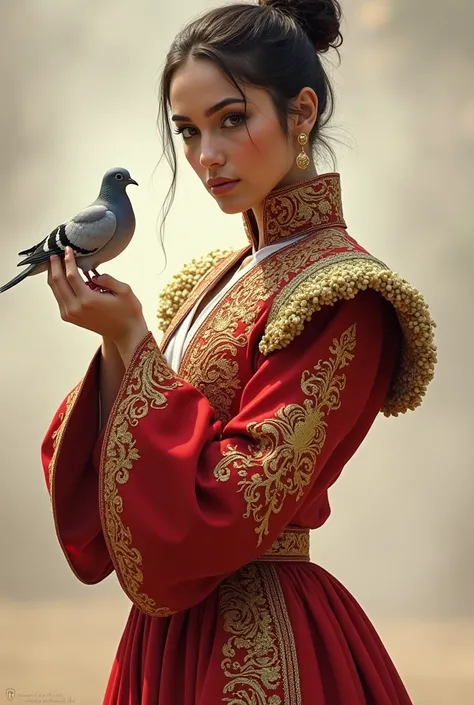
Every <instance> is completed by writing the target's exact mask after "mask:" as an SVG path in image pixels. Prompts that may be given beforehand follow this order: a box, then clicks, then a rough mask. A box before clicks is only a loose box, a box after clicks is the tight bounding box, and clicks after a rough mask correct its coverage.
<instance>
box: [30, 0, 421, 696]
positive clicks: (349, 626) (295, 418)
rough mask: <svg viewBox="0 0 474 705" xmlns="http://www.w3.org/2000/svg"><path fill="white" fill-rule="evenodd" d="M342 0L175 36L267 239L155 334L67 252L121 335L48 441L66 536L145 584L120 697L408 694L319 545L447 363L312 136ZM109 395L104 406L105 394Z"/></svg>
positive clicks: (182, 97) (68, 303)
mask: <svg viewBox="0 0 474 705" xmlns="http://www.w3.org/2000/svg"><path fill="white" fill-rule="evenodd" d="M339 19H340V8H339V6H338V4H337V2H335V0H319V1H315V0H313V2H311V1H310V0H299V1H298V0H294V1H293V2H291V0H288V2H284V1H283V0H277V1H275V2H271V0H268V2H267V3H266V4H263V5H239V4H236V5H226V6H225V7H222V8H219V9H215V10H212V11H211V12H209V13H207V14H206V15H204V17H202V18H200V19H198V20H196V21H194V22H193V23H192V24H191V25H189V26H188V27H187V28H185V29H184V30H183V32H182V33H181V34H180V35H179V36H178V37H177V38H176V40H175V41H174V43H173V45H172V47H171V49H170V52H169V54H168V57H167V63H166V66H165V69H164V73H163V81H162V108H163V110H162V118H163V120H164V125H165V126H166V129H165V134H164V136H165V146H166V149H167V154H168V156H169V158H170V161H171V163H172V164H174V166H175V152H174V148H173V146H172V142H171V139H170V126H169V123H168V108H169V109H170V110H171V113H172V116H171V124H173V125H174V129H175V130H176V131H177V132H178V133H180V134H181V135H182V139H183V143H184V152H185V155H186V157H187V159H188V161H189V163H190V165H191V167H192V168H193V169H194V171H195V172H196V174H197V175H198V177H199V179H200V180H201V181H202V183H203V185H204V187H205V189H206V190H207V191H208V192H209V193H210V194H211V195H212V196H213V197H214V198H215V200H216V202H217V203H218V205H219V206H220V208H221V209H222V210H223V211H224V212H226V213H239V212H241V213H243V221H244V227H245V231H246V234H247V237H248V244H247V245H246V246H245V247H243V248H242V249H241V250H239V251H238V252H231V253H223V252H214V253H211V254H210V255H209V256H208V257H206V258H203V260H201V261H193V262H191V264H190V265H188V266H186V267H185V268H184V270H183V272H182V273H181V274H180V275H178V276H177V277H175V279H174V280H172V282H171V284H170V285H169V286H168V287H167V290H166V291H165V292H163V295H162V301H161V304H160V308H159V312H160V318H161V326H162V328H163V329H164V331H165V336H164V339H163V340H162V341H161V343H160V345H158V344H157V342H156V341H155V338H154V336H153V333H152V332H151V331H149V330H148V327H147V325H146V322H145V320H144V318H143V315H142V312H141V305H140V303H139V301H138V300H137V299H136V297H135V296H134V294H133V292H132V291H131V290H130V288H129V287H128V286H127V285H126V284H124V283H121V282H118V281H116V280H115V279H113V278H111V277H110V276H107V275H103V276H101V277H99V278H98V279H97V280H96V283H97V284H99V285H100V286H101V287H103V288H106V289H108V290H110V291H111V292H113V294H115V296H110V295H104V294H103V293H100V292H98V291H91V290H90V289H89V288H88V287H87V286H86V284H85V283H84V281H83V280H82V278H81V277H80V275H79V273H78V270H77V268H76V265H75V262H74V258H73V256H72V254H70V253H69V252H68V253H67V254H66V256H65V262H64V266H63V264H62V262H61V261H60V260H58V259H57V258H56V259H53V260H52V262H51V267H50V273H49V283H50V286H51V288H52V290H53V293H54V295H55V297H56V299H57V301H58V304H59V308H60V311H61V316H62V318H63V319H64V320H66V321H69V322H71V323H73V324H75V325H78V326H82V327H84V328H87V329H89V330H92V331H95V332H96V333H98V334H99V335H101V336H102V338H103V340H102V345H101V348H100V350H99V351H98V352H97V354H96V355H95V357H94V359H93V360H92V363H91V365H90V367H89V369H88V371H87V373H86V375H85V377H84V379H83V380H82V381H81V382H80V383H79V384H78V385H77V387H75V389H74V390H73V391H72V392H71V394H70V395H68V397H67V398H66V399H65V401H64V402H63V403H62V404H61V406H60V408H59V409H58V412H57V414H56V416H55V418H54V419H53V421H52V424H51V427H50V429H49V431H48V434H47V436H46V438H45V441H44V444H43V451H42V453H43V455H42V457H43V464H44V469H45V475H46V481H47V484H48V487H49V491H50V494H51V498H52V506H53V514H54V521H55V526H56V530H57V535H58V539H59V541H60V543H61V546H62V549H63V551H64V554H65V556H66V559H67V560H68V562H69V564H70V566H71V569H72V570H73V571H74V573H75V575H76V576H77V577H78V579H79V580H81V581H83V582H85V583H87V584H95V583H97V582H99V581H101V580H103V579H104V578H105V577H106V576H108V575H109V574H110V573H111V572H112V571H115V572H116V575H117V578H118V580H119V582H120V585H121V587H122V589H123V590H124V591H125V593H126V594H127V595H128V597H129V598H130V600H131V601H132V603H133V604H132V608H131V612H130V616H129V619H128V622H127V625H126V628H125V631H124V634H123V637H122V639H121V642H120V645H119V648H118V652H117V656H116V659H115V662H114V664H113V667H112V671H111V674H110V679H109V683H108V686H107V692H106V695H105V699H104V703H106V704H108V705H112V704H114V705H115V704H116V705H125V704H127V705H135V704H136V705H138V703H142V704H145V705H152V703H153V705H156V704H157V703H159V705H214V704H217V703H231V704H232V705H264V704H269V705H298V704H301V703H303V704H308V705H309V704H310V703H311V705H316V704H317V705H319V704H323V703H324V704H325V705H349V704H350V705H357V704H358V703H360V705H362V703H376V704H377V705H395V704H397V703H399V704H403V705H405V704H406V703H409V702H410V700H409V696H408V695H407V693H406V691H405V689H404V687H403V685H402V683H401V681H400V678H399V676H398V675H397V672H396V670H395V668H394V666H393V664H392V662H391V660H390V658H389V656H388V655H387V653H386V651H385V650H384V647H383V646H382V644H381V642H380V640H379V638H378V636H377V634H376V633H375V631H374V629H373V627H372V626H371V624H370V622H369V621H368V618H367V617H366V616H365V614H364V613H363V611H362V609H361V608H360V606H359V605H358V604H357V603H356V601H355V600H354V598H353V597H352V596H351V595H350V594H348V592H347V591H346V590H345V588H344V587H342V586H341V585H340V583H339V582H338V581H337V580H336V579H335V578H333V577H332V576H330V575H329V574H328V573H327V572H326V571H324V570H323V568H321V567H319V566H317V565H314V564H313V563H311V562H310V560H309V530H310V529H316V528H318V527H320V526H321V525H322V524H324V522H325V521H326V519H327V518H328V516H329V513H330V508H329V502H328V488H329V487H330V486H331V485H332V484H333V483H334V482H335V480H336V479H337V477H338V476H339V474H340V473H341V471H342V469H343V467H344V465H345V464H346V463H347V461H348V460H349V459H350V458H351V456H352V455H353V454H354V452H355V451H356V449H357V448H358V446H359V445H360V443H361V442H362V440H363V439H364V437H365V436H366V434H367V432H368V431H369V428H370V427H371V425H372V423H373V421H374V419H375V418H376V416H377V414H378V412H380V411H382V412H384V413H385V414H386V415H387V416H396V415H397V414H399V413H404V412H405V411H407V410H408V409H414V408H416V407H417V406H418V405H419V404H420V402H421V400H422V397H423V396H424V394H425V391H426V388H427V385H428V384H429V382H430V380H431V378H432V376H433V368H434V364H435V352H434V346H433V323H432V321H431V318H430V315H429V312H428V309H427V306H426V304H425V302H424V300H423V298H422V297H421V295H420V294H419V293H418V292H417V291H416V290H415V289H413V288H412V287H411V286H410V285H409V284H408V283H407V282H405V281H404V280H402V279H401V278H400V277H398V276H397V275H396V274H394V273H393V272H391V271H390V269H388V267H386V266H385V265H384V264H383V263H381V262H380V261H379V260H377V259H376V258H375V257H373V256H372V255H371V254H369V253H368V252H366V251H365V250H364V249H363V248H362V247H361V246H360V245H359V244H357V243H356V242H355V241H354V240H353V239H352V238H351V237H350V236H349V235H348V233H347V232H346V225H345V222H344V217H343V213H342V205H341V192H340V182H339V176H338V175H337V174H333V173H330V174H323V175H318V174H317V172H316V169H315V166H314V162H313V159H312V156H311V155H312V150H311V148H312V146H313V145H315V144H317V143H318V141H319V139H320V136H321V135H320V130H321V127H322V126H323V125H324V124H325V121H326V120H327V118H328V116H329V115H330V112H331V105H332V103H331V95H332V94H331V88H330V85H329V82H328V79H327V77H326V75H325V72H324V70H323V67H322V64H321V60H320V53H321V52H324V51H326V50H328V49H329V48H330V47H331V46H337V44H338V43H340V40H341V37H340V31H339ZM99 400H100V404H99Z"/></svg>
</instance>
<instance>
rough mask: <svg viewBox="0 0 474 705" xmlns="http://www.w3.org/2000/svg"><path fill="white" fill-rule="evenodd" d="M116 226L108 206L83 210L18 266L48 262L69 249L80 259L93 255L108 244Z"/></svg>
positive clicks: (60, 227)
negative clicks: (53, 256)
mask: <svg viewBox="0 0 474 705" xmlns="http://www.w3.org/2000/svg"><path fill="white" fill-rule="evenodd" d="M116 226H117V219H116V217H115V215H114V214H113V212H112V211H111V210H109V209H108V208H107V206H103V205H94V206H89V207H88V208H84V210H82V211H80V212H79V213H78V214H77V215H75V216H74V218H71V219H70V220H68V221H67V222H66V223H62V224H61V225H59V226H58V227H57V228H55V229H54V230H53V231H52V232H51V233H50V234H49V235H48V237H47V238H45V239H44V240H43V242H42V243H40V244H39V246H38V247H37V248H36V250H35V251H34V252H32V253H31V254H30V255H28V257H26V258H25V259H23V260H22V261H21V262H19V264H18V266H23V265H25V264H41V263H43V262H47V261H48V260H49V258H50V257H51V255H63V254H64V250H65V249H66V247H68V246H69V247H72V249H73V251H74V252H75V254H76V255H77V256H78V257H81V256H86V255H91V254H93V253H94V252H97V251H98V250H101V249H102V248H103V247H104V246H105V245H106V244H107V243H108V242H109V240H110V238H111V237H112V236H113V234H114V232H115V229H116Z"/></svg>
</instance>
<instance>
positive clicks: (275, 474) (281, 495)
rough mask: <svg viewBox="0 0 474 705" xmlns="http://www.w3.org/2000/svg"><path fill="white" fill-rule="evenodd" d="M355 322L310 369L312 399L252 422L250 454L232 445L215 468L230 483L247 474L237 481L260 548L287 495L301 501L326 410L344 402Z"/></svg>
mask: <svg viewBox="0 0 474 705" xmlns="http://www.w3.org/2000/svg"><path fill="white" fill-rule="evenodd" d="M355 346H356V326H355V324H354V325H352V326H351V327H350V328H348V329H347V330H346V331H345V332H344V333H343V334H342V335H341V337H340V339H339V340H337V339H334V340H333V344H332V346H331V347H330V348H329V351H330V352H331V354H332V357H330V358H329V359H328V360H325V361H324V362H322V361H321V360H320V361H319V362H318V364H317V365H316V366H315V368H314V371H313V372H310V371H309V370H305V371H304V372H303V374H302V376H301V389H302V391H303V394H304V395H305V396H306V397H307V398H306V399H305V400H304V401H303V404H302V405H301V404H289V405H287V406H283V407H282V408H281V409H279V410H278V411H277V412H276V414H275V416H274V417H273V418H271V419H265V420H264V421H259V422H252V423H250V424H249V425H248V426H247V432H248V434H249V435H250V436H251V437H252V438H253V440H254V442H255V443H254V445H250V446H249V447H248V452H243V451H241V450H238V448H237V446H231V445H229V446H228V447H227V450H225V451H224V453H223V457H222V458H221V460H220V461H219V463H218V464H217V465H216V467H215V469H214V476H215V478H216V479H217V480H219V481H221V482H227V481H228V480H229V478H230V476H231V472H232V470H234V471H236V472H237V473H238V475H239V477H241V478H243V479H242V480H240V481H239V482H238V486H239V488H240V489H239V492H243V495H244V499H245V504H246V505H247V510H246V512H245V514H244V518H249V517H250V516H251V515H252V517H253V519H254V521H255V522H256V524H257V526H256V528H255V533H256V534H257V536H258V542H257V545H258V546H259V545H260V544H261V542H262V539H263V537H264V536H266V535H267V534H268V533H269V521H270V517H271V516H272V514H278V513H279V512H280V511H281V508H282V506H283V503H284V501H285V499H286V497H287V496H294V497H295V500H296V501H299V500H300V499H301V497H302V496H303V492H304V489H305V487H307V485H308V484H309V483H310V482H311V478H312V476H313V474H314V471H315V467H316V459H317V456H318V455H320V453H321V451H322V449H323V446H324V443H325V441H326V428H327V422H326V420H325V417H326V414H329V413H330V412H331V411H334V410H336V409H338V408H339V406H340V394H341V392H342V390H343V389H344V388H345V385H346V376H345V374H337V373H338V372H339V370H342V369H343V368H345V367H346V366H347V365H348V364H349V362H350V361H351V360H352V359H353V358H354V354H353V351H354V349H355Z"/></svg>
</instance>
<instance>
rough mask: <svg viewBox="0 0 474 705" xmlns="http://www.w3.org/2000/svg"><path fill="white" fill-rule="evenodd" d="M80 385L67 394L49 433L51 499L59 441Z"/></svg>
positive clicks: (59, 446) (59, 447)
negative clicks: (64, 405)
mask: <svg viewBox="0 0 474 705" xmlns="http://www.w3.org/2000/svg"><path fill="white" fill-rule="evenodd" d="M81 387H82V382H81V383H79V384H78V385H77V386H76V387H74V389H73V390H72V392H70V394H69V395H68V397H67V399H66V409H65V411H64V413H62V414H60V415H59V420H60V424H59V426H58V428H57V429H56V430H55V431H54V432H53V433H52V434H51V438H52V441H53V455H52V456H51V460H50V462H49V466H48V475H49V493H50V497H51V499H52V497H53V482H54V472H55V469H56V463H57V460H58V456H59V451H60V449H61V442H62V439H63V436H64V433H65V431H66V427H67V425H68V422H69V418H70V416H71V414H72V410H73V409H74V405H75V403H76V400H77V397H78V396H79V392H80V390H81Z"/></svg>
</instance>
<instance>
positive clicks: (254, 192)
mask: <svg viewBox="0 0 474 705" xmlns="http://www.w3.org/2000/svg"><path fill="white" fill-rule="evenodd" d="M243 91H244V93H245V96H246V99H247V110H246V113H245V105H244V102H243V100H242V96H241V94H240V93H239V91H238V90H237V89H236V88H235V87H234V86H233V85H232V84H231V83H230V82H229V81H228V79H227V78H226V76H225V75H224V74H223V73H222V72H221V71H220V69H219V68H218V67H217V66H216V65H215V64H214V63H212V62H211V61H207V60H196V59H189V60H188V61H187V62H186V64H184V65H183V66H182V67H181V68H180V69H179V70H177V71H176V73H175V75H174V77H173V80H172V83H171V87H170V103H171V110H172V114H173V117H172V120H173V123H174V125H175V128H176V130H177V131H179V132H180V134H181V137H182V139H183V145H184V154H185V156H186V159H187V160H188V162H189V163H190V164H191V166H192V168H193V169H194V171H195V172H196V174H197V175H198V176H199V178H200V179H201V181H202V183H203V184H204V186H205V188H206V189H207V190H208V191H209V193H211V194H212V195H213V196H214V198H215V199H216V201H217V203H218V204H219V206H220V208H221V209H222V210H223V211H224V212H225V213H241V212H243V211H245V210H247V209H249V208H252V207H253V206H254V205H256V204H257V203H259V202H261V201H262V200H263V199H264V198H265V196H266V195H267V194H268V193H269V192H270V191H271V190H272V189H273V188H275V187H277V186H283V185H285V184H286V183H291V181H292V180H293V179H292V177H291V171H292V169H293V168H294V163H295V156H296V152H295V146H294V145H295V142H294V141H292V140H291V139H289V138H288V136H287V135H285V134H284V132H283V130H282V128H281V125H280V122H279V121H278V117H277V114H276V111H275V108H274V106H273V103H272V100H271V98H270V95H269V94H268V93H267V92H266V91H265V90H263V89H259V88H250V87H245V88H243ZM300 173H301V172H300ZM299 178H301V176H300V177H299ZM224 180H225V182H224ZM219 182H221V185H219Z"/></svg>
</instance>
